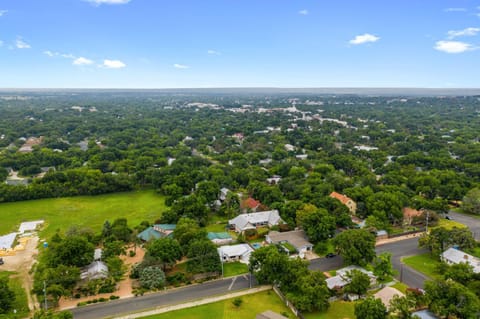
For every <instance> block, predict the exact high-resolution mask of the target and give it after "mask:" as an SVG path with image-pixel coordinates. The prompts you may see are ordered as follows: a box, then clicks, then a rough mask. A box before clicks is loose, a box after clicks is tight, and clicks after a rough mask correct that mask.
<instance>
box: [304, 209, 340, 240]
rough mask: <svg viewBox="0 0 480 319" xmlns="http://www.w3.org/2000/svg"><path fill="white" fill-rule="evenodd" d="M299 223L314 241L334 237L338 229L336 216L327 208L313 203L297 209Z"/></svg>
mask: <svg viewBox="0 0 480 319" xmlns="http://www.w3.org/2000/svg"><path fill="white" fill-rule="evenodd" d="M297 223H298V224H299V225H300V226H301V227H302V228H303V229H304V230H305V233H306V234H307V237H308V239H309V240H310V241H312V242H313V243H318V242H320V241H324V240H327V239H328V238H330V237H332V236H333V235H334V233H335V229H336V223H335V217H333V216H330V215H329V214H328V212H327V211H326V210H325V209H323V208H317V207H315V206H314V205H311V204H307V205H304V206H303V207H302V208H301V209H300V210H298V211H297Z"/></svg>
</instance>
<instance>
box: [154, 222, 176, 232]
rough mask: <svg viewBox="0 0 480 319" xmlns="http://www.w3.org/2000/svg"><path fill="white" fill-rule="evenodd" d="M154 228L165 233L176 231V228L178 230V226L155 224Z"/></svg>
mask: <svg viewBox="0 0 480 319" xmlns="http://www.w3.org/2000/svg"><path fill="white" fill-rule="evenodd" d="M153 227H155V228H158V229H161V230H163V231H167V230H175V228H177V225H176V224H155V225H153Z"/></svg>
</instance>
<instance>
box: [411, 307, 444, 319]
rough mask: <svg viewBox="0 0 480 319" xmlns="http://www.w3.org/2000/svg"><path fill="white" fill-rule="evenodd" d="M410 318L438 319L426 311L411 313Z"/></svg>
mask: <svg viewBox="0 0 480 319" xmlns="http://www.w3.org/2000/svg"><path fill="white" fill-rule="evenodd" d="M412 316H414V317H415V316H416V317H418V318H420V319H438V317H437V316H436V315H435V314H434V313H433V312H431V311H430V310H428V309H424V310H420V311H416V312H412Z"/></svg>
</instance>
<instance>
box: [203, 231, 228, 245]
mask: <svg viewBox="0 0 480 319" xmlns="http://www.w3.org/2000/svg"><path fill="white" fill-rule="evenodd" d="M207 238H208V239H209V240H210V241H211V242H213V243H214V244H215V245H227V244H230V243H231V242H232V241H233V238H232V236H230V234H229V233H226V232H222V233H212V232H209V233H208V234H207Z"/></svg>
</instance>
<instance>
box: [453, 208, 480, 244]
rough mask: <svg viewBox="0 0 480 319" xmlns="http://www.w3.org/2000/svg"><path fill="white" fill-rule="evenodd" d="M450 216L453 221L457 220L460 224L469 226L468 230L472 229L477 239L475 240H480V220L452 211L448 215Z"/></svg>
mask: <svg viewBox="0 0 480 319" xmlns="http://www.w3.org/2000/svg"><path fill="white" fill-rule="evenodd" d="M448 216H449V217H450V218H451V219H453V220H455V221H457V222H459V223H462V224H464V225H465V226H467V227H468V228H470V230H471V231H472V233H473V237H474V238H475V240H480V218H476V217H472V216H469V215H465V214H460V213H456V212H454V211H450V212H449V213H448Z"/></svg>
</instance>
